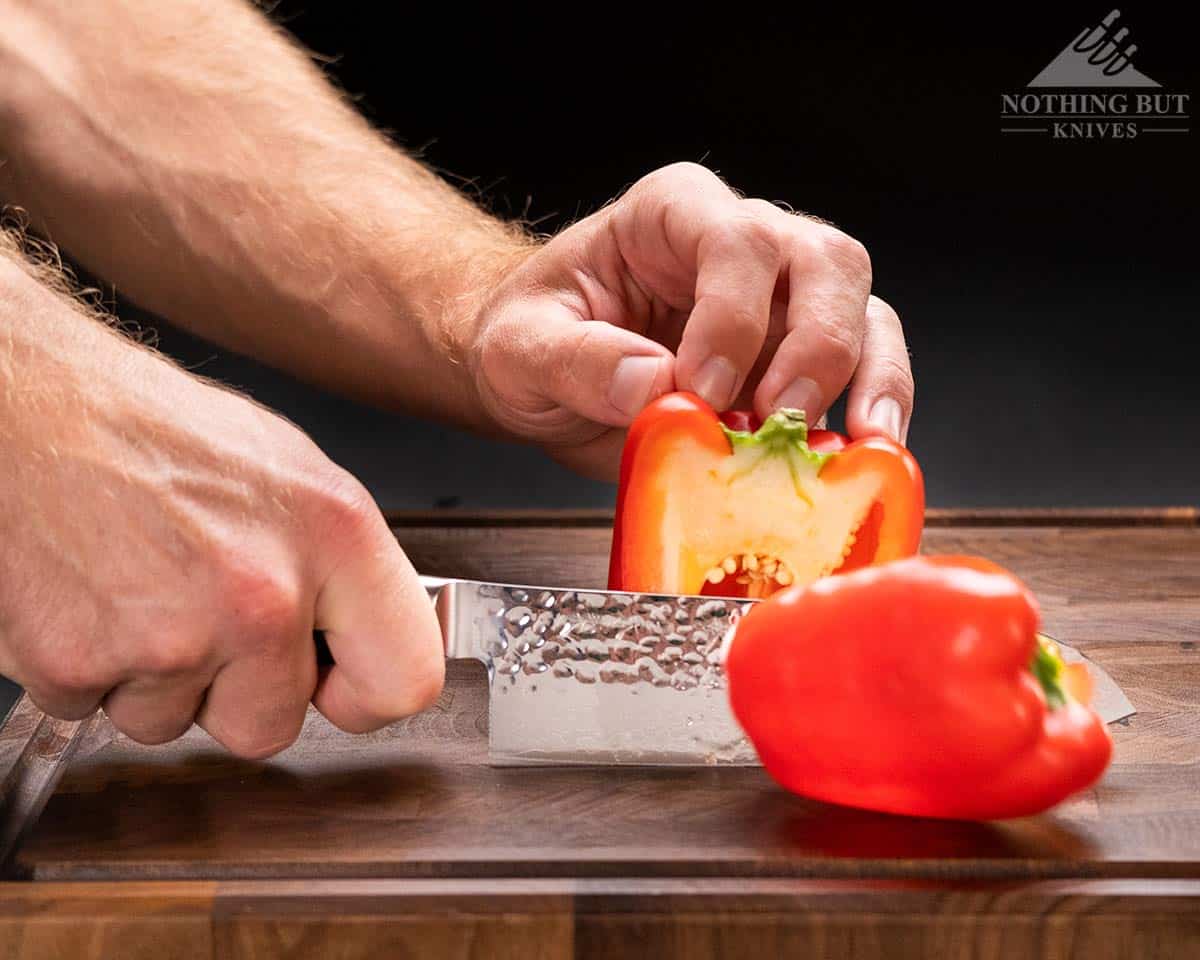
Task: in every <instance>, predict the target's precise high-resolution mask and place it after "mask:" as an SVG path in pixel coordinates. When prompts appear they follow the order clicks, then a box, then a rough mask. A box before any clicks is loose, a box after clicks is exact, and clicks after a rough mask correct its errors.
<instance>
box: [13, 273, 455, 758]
mask: <svg viewBox="0 0 1200 960" xmlns="http://www.w3.org/2000/svg"><path fill="white" fill-rule="evenodd" d="M0 330H2V332H3V334H4V335H3V336H0V384H2V387H3V388H2V389H0V438H2V444H0V448H2V449H3V454H4V455H3V457H2V458H0V490H2V491H3V495H2V496H0V531H2V536H0V673H3V674H5V675H6V676H9V677H12V678H13V679H14V680H16V681H17V682H18V683H20V684H22V685H23V686H24V687H25V688H26V689H27V691H28V692H29V695H30V696H31V697H32V698H33V700H34V701H35V702H36V703H37V704H38V706H40V707H41V708H43V709H44V710H45V711H47V712H48V713H51V714H54V715H56V716H59V717H66V718H78V717H83V716H85V715H87V714H88V713H89V712H91V711H92V710H93V709H95V707H96V706H97V705H102V706H103V707H104V710H105V711H106V712H107V714H108V716H109V717H110V718H111V720H112V722H113V723H114V724H115V725H116V726H117V727H118V728H119V729H120V730H122V731H123V732H124V733H126V734H128V735H129V736H130V737H132V738H134V739H135V740H138V741H141V742H143V743H159V742H162V741H166V740H170V739H172V738H174V737H176V736H178V735H179V734H180V733H182V732H183V731H184V730H186V729H187V728H188V727H189V726H190V725H191V723H192V722H193V720H194V721H195V722H197V723H199V724H200V725H201V726H203V727H204V728H205V729H206V730H208V732H209V733H210V734H212V736H213V737H215V738H216V739H217V740H219V741H220V742H221V743H223V744H224V745H225V746H226V747H228V748H229V749H230V750H232V751H233V752H235V753H237V754H240V755H243V756H247V757H262V756H267V755H269V754H272V753H274V752H276V751H278V750H280V749H282V748H284V747H286V746H287V745H288V744H290V743H291V742H292V741H293V740H294V739H295V737H296V735H297V734H298V732H299V730H300V726H301V723H302V722H303V719H304V714H305V709H306V708H307V706H308V704H309V702H310V701H312V702H313V703H315V704H316V706H317V707H318V708H319V709H320V710H321V712H322V713H324V714H325V715H326V716H327V717H328V718H329V719H330V720H331V721H333V722H334V723H335V724H337V725H338V726H339V727H342V728H343V729H346V730H349V731H364V730H369V729H373V728H375V727H378V726H381V725H383V724H385V723H388V722H389V721H391V720H393V719H396V718H398V717H402V716H404V715H406V714H410V713H413V712H415V711H417V710H420V709H422V708H424V707H425V706H427V705H428V704H429V703H430V702H431V701H432V700H433V699H434V698H435V697H436V696H437V694H438V692H439V690H440V687H441V683H442V676H443V655H442V646H441V639H440V632H439V628H438V625H437V622H436V619H435V617H434V615H433V612H432V608H431V605H430V603H429V601H428V599H427V597H426V595H425V591H424V589H423V588H422V587H421V584H420V582H419V581H418V579H417V577H416V575H415V574H414V572H413V570H412V567H411V566H410V565H409V563H408V561H407V559H406V558H405V556H404V554H403V553H402V552H401V550H400V548H399V546H398V545H397V543H396V541H395V539H394V538H393V537H392V535H391V533H390V531H389V530H388V528H387V525H386V524H385V522H384V520H383V518H382V516H381V515H380V514H379V511H378V510H377V509H376V507H375V504H374V503H373V502H372V500H371V498H370V496H369V495H368V494H367V492H366V491H365V490H364V489H363V487H362V486H361V485H360V484H359V483H358V482H357V481H355V480H354V479H353V478H352V477H350V476H349V475H348V474H347V473H345V472H344V471H343V470H341V469H339V468H338V467H336V466H335V465H334V464H333V463H331V462H330V461H329V460H328V459H327V458H326V457H325V456H324V455H323V454H322V453H321V452H320V451H319V450H318V449H317V448H316V447H315V446H314V445H313V444H312V443H311V442H310V441H309V440H308V438H307V437H305V436H304V434H303V433H301V432H300V431H299V430H297V429H296V428H295V427H293V426H292V425H291V424H289V423H287V422H286V421H285V420H283V419H281V418H280V417H277V416H275V415H273V414H271V413H270V412H268V411H266V410H263V409H262V408H260V407H258V406H257V405H255V404H254V403H252V402H250V401H248V400H246V399H244V398H242V397H240V396H237V395H235V394H233V393H230V392H228V391H226V390H223V389H220V388H218V387H215V386H212V385H210V384H208V383H205V382H202V381H200V380H198V379H196V378H194V377H192V376H189V375H188V374H186V373H185V372H183V371H181V370H180V369H178V368H177V367H175V366H173V365H171V364H169V363H168V362H166V361H164V360H163V359H161V358H159V357H157V356H155V355H154V354H152V353H151V352H149V351H147V350H144V349H141V348H139V347H135V346H133V345H131V344H130V343H128V342H127V341H125V340H124V339H122V338H121V337H119V336H118V335H116V334H115V333H113V332H111V331H110V330H108V329H106V328H105V327H104V326H103V325H102V324H100V323H97V322H95V321H94V320H92V319H90V318H87V317H84V316H82V315H81V314H80V313H79V311H78V309H77V308H76V307H75V306H74V305H73V304H71V303H69V302H68V301H66V300H65V299H62V298H59V297H58V296H56V295H54V294H52V293H49V292H48V291H46V290H45V289H44V288H42V287H40V286H39V285H38V284H37V283H36V282H35V281H34V279H33V277H32V276H30V275H29V273H28V272H27V271H26V270H24V269H22V267H21V266H20V265H19V264H18V262H17V261H15V260H13V259H5V258H4V255H3V251H2V250H0ZM314 628H320V629H323V630H324V631H325V632H326V636H327V639H328V641H329V645H330V648H331V650H332V652H333V654H334V657H335V659H336V660H337V665H336V666H334V667H333V668H331V669H330V670H328V671H327V672H326V673H325V674H324V675H323V676H318V668H317V664H316V659H315V655H314V646H313V639H312V631H313V629H314Z"/></svg>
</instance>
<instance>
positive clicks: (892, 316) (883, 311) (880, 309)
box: [867, 294, 901, 327]
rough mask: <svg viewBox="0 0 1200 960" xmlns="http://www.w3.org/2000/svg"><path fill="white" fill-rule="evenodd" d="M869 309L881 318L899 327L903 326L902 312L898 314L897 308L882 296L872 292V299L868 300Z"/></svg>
mask: <svg viewBox="0 0 1200 960" xmlns="http://www.w3.org/2000/svg"><path fill="white" fill-rule="evenodd" d="M867 311H868V312H870V313H872V314H875V315H876V316H878V317H879V318H880V319H881V320H884V321H885V322H887V323H889V324H894V325H895V326H897V327H899V326H901V323H900V314H898V313H897V312H896V310H895V308H894V307H893V306H892V305H891V304H890V303H888V302H887V301H886V300H884V299H883V298H882V297H877V296H875V295H874V294H872V295H871V297H870V299H868V300H867Z"/></svg>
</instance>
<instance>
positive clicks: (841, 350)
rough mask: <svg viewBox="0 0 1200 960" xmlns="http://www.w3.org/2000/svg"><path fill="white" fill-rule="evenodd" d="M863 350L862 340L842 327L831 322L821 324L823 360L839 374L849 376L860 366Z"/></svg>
mask: <svg viewBox="0 0 1200 960" xmlns="http://www.w3.org/2000/svg"><path fill="white" fill-rule="evenodd" d="M861 348H862V344H861V341H860V339H859V338H858V337H856V336H855V335H854V334H853V332H851V331H850V330H847V329H846V328H845V327H843V326H842V325H840V324H837V323H831V322H826V323H823V324H821V328H820V349H821V357H822V360H823V361H824V362H825V363H826V364H827V365H829V366H830V367H832V368H834V369H836V370H837V371H838V372H839V373H845V374H848V373H850V372H851V371H853V370H854V368H855V367H856V366H858V358H859V355H860V353H861Z"/></svg>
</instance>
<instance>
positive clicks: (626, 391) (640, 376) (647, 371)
mask: <svg viewBox="0 0 1200 960" xmlns="http://www.w3.org/2000/svg"><path fill="white" fill-rule="evenodd" d="M662 362H663V361H662V357H625V358H623V359H622V360H621V362H620V363H618V364H617V369H616V370H615V371H614V372H613V378H612V385H611V386H610V387H609V388H608V402H609V403H611V404H612V405H613V406H614V407H616V408H617V409H618V410H620V411H621V412H622V413H623V414H625V415H626V416H628V417H636V416H637V415H638V414H639V413H641V412H642V408H643V407H644V406H646V404H648V403H649V402H650V401H651V400H652V399H654V398H653V396H652V392H653V390H654V383H655V380H657V379H658V370H659V367H661V366H662Z"/></svg>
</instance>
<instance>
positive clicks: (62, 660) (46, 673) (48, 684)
mask: <svg viewBox="0 0 1200 960" xmlns="http://www.w3.org/2000/svg"><path fill="white" fill-rule="evenodd" d="M31 666H32V668H33V676H34V677H35V678H36V682H37V685H38V686H39V687H42V688H44V689H47V690H48V691H50V692H51V693H52V694H53V695H55V696H56V697H62V698H67V699H70V700H75V699H79V698H81V697H85V696H86V695H88V694H90V693H92V692H94V691H95V690H97V689H99V688H100V687H102V686H104V682H103V680H102V678H101V677H100V676H99V672H98V671H97V670H96V669H95V667H94V665H93V663H92V658H91V657H90V656H87V655H82V656H80V655H77V654H74V655H73V654H69V653H67V652H66V651H62V650H55V649H48V650H45V651H44V652H42V653H40V654H37V655H35V656H34V657H33V658H32V662H31Z"/></svg>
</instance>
